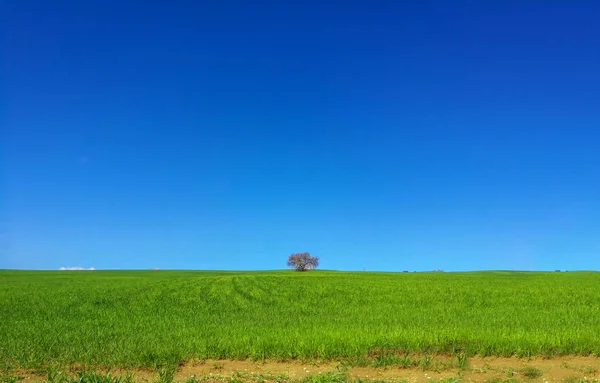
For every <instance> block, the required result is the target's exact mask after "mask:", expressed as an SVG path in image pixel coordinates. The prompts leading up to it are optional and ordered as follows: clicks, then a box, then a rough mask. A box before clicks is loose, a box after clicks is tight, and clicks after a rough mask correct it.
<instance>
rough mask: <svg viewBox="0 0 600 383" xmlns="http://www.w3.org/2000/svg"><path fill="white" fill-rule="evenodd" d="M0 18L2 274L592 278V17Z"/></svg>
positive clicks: (497, 4)
mask: <svg viewBox="0 0 600 383" xmlns="http://www.w3.org/2000/svg"><path fill="white" fill-rule="evenodd" d="M1 7H2V11H1V13H2V21H1V23H2V25H3V26H4V27H5V28H4V32H5V33H4V37H3V40H2V55H1V57H2V58H1V60H2V67H1V77H0V78H1V83H2V90H3V92H2V98H3V100H4V101H3V102H2V120H1V121H2V129H1V130H2V133H1V138H2V144H1V145H2V146H1V150H2V155H1V160H2V164H1V173H0V181H1V184H0V185H1V189H0V201H1V205H0V208H1V210H0V214H1V221H0V224H1V225H2V226H1V231H0V235H1V237H0V238H1V241H0V252H1V253H0V268H27V269H30V268H31V269H57V268H59V267H61V266H83V267H91V266H93V267H96V268H99V269H100V268H102V269H103V268H111V269H115V268H127V269H130V268H135V269H146V268H152V267H159V268H185V269H188V268H189V269H278V268H284V267H285V261H286V257H287V255H289V253H291V252H296V251H309V252H311V253H312V254H313V255H317V256H319V257H321V261H322V262H321V264H322V267H323V268H326V269H341V270H363V268H366V269H367V270H399V271H401V270H432V269H438V268H440V269H444V270H448V271H451V270H477V269H538V270H554V269H572V270H574V269H600V22H599V20H600V2H595V1H587V2H586V1H514V2H513V1H445V0H440V1H411V2H408V1H407V2H403V1H352V2H343V1H272V2H268V3H267V2H256V1H217V0H210V1H146V2H141V1H140V2H133V1H115V2H112V1H98V0H92V1H75V0H67V1H58V2H53V1H45V0H37V1H32V0H14V1H8V2H4V4H3V5H2V6H1Z"/></svg>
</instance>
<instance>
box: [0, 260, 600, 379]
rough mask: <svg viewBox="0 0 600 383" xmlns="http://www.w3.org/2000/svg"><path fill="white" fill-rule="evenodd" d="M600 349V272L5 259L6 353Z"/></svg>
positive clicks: (33, 356)
mask: <svg viewBox="0 0 600 383" xmlns="http://www.w3.org/2000/svg"><path fill="white" fill-rule="evenodd" d="M386 350H392V351H394V352H397V353H401V352H416V353H464V354H466V355H474V354H479V355H505V356H509V355H518V356H524V355H558V354H581V355H599V354H600V273H594V272H569V273H537V272H472V273H371V272H334V271H311V272H306V273H298V272H294V271H265V272H227V271H223V272H218V271H45V272H42V271H6V270H4V271H0V360H1V361H2V363H6V364H10V365H11V366H19V367H23V368H35V367H37V366H41V365H44V364H46V363H48V362H53V363H57V362H58V363H65V364H88V365H97V366H117V365H118V366H130V367H136V366H137V367H139V366H155V365H157V364H161V363H176V362H179V361H184V360H189V359H191V358H200V359H203V358H254V359H263V358H265V359H294V358H302V359H312V358H318V359H332V360H348V361H355V362H357V363H358V362H360V361H361V360H364V359H365V358H369V357H373V355H375V356H377V355H382V353H383V354H385V351H386Z"/></svg>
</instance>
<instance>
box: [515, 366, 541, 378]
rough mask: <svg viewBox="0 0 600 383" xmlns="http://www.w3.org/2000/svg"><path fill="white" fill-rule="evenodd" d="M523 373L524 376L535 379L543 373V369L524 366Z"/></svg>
mask: <svg viewBox="0 0 600 383" xmlns="http://www.w3.org/2000/svg"><path fill="white" fill-rule="evenodd" d="M520 372H521V375H523V376H524V377H526V378H528V379H535V378H539V377H540V376H542V375H543V372H542V370H540V369H539V368H535V367H524V368H522V369H521V371H520Z"/></svg>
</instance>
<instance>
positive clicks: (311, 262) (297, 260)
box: [287, 253, 319, 271]
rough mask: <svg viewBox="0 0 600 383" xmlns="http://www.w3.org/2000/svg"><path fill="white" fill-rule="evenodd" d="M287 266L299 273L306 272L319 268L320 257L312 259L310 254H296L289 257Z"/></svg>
mask: <svg viewBox="0 0 600 383" xmlns="http://www.w3.org/2000/svg"><path fill="white" fill-rule="evenodd" d="M287 265H288V266H289V267H293V268H294V269H296V270H297V271H306V270H310V269H314V268H316V267H317V266H319V257H311V256H310V254H309V253H294V254H292V255H290V256H289V257H288V261H287Z"/></svg>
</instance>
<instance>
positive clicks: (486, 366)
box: [17, 356, 600, 383]
mask: <svg viewBox="0 0 600 383" xmlns="http://www.w3.org/2000/svg"><path fill="white" fill-rule="evenodd" d="M125 372H130V373H133V374H134V379H135V381H137V382H142V383H143V382H156V381H157V378H158V374H157V372H156V371H154V372H153V371H149V370H114V369H113V370H112V374H115V375H118V374H122V373H125ZM324 373H333V374H345V373H346V374H348V376H349V377H350V378H362V379H364V380H374V381H386V382H398V381H407V382H409V383H428V382H439V381H440V380H446V379H456V380H457V381H460V382H482V383H483V382H494V383H504V382H506V381H513V382H514V381H518V382H531V383H545V382H564V383H578V382H581V381H589V382H593V381H594V380H597V381H598V382H599V383H600V358H598V357H581V356H566V357H560V358H549V359H541V358H533V359H518V358H497V357H488V358H481V357H472V358H469V359H468V361H467V364H466V365H465V366H463V368H459V367H458V365H457V363H456V358H450V357H442V356H436V357H433V358H432V359H431V361H430V362H428V363H427V364H426V365H421V366H417V367H410V368H401V367H398V366H388V367H379V368H374V367H347V368H344V367H343V366H342V365H341V364H340V363H332V362H327V363H316V362H315V363H301V362H274V361H262V362H259V361H249V360H205V361H197V362H189V363H187V364H184V365H182V366H180V367H179V368H178V369H177V370H176V371H175V372H174V376H173V378H174V381H175V382H198V381H208V382H210V381H215V382H217V381H218V382H229V381H232V380H235V381H236V382H290V381H298V380H302V379H303V378H305V377H307V376H311V375H318V374H324ZM17 375H18V376H19V377H20V378H22V379H25V381H30V382H41V381H44V380H46V376H40V375H36V374H33V373H31V372H26V371H20V372H18V374H17ZM190 378H192V379H190Z"/></svg>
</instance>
